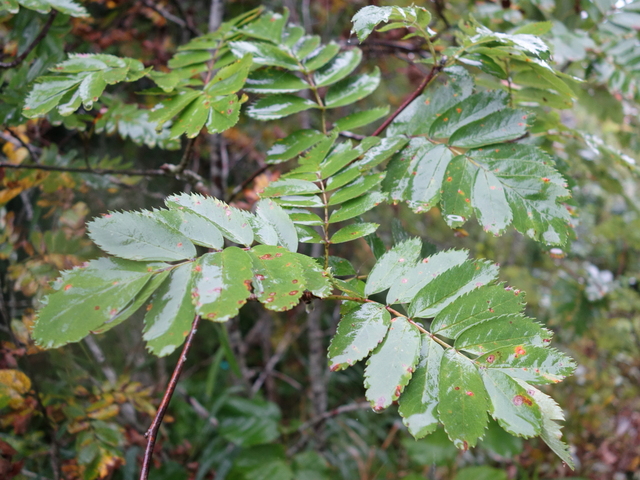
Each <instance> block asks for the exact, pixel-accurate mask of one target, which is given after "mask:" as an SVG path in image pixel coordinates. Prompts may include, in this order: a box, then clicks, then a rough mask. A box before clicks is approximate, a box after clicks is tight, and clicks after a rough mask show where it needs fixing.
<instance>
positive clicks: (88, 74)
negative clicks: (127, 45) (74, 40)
mask: <svg viewBox="0 0 640 480" xmlns="http://www.w3.org/2000/svg"><path fill="white" fill-rule="evenodd" d="M56 9H57V8H56ZM51 71H53V72H57V73H60V74H63V75H59V76H42V77H39V78H38V79H37V83H36V84H35V85H34V87H33V89H32V90H31V92H30V93H29V96H28V97H27V99H26V100H25V106H24V110H23V115H24V116H26V117H28V118H35V117H41V116H43V115H44V114H46V113H47V112H49V111H50V110H52V109H53V108H55V107H56V106H57V107H58V113H60V114H61V115H63V116H64V115H70V114H72V113H73V112H75V111H76V110H77V109H78V108H79V107H80V105H81V104H82V105H84V107H85V108H86V109H87V110H91V109H92V108H93V104H94V102H95V101H96V100H98V98H99V97H100V95H102V92H103V91H104V89H105V87H106V86H107V85H112V84H115V83H118V82H133V81H135V80H138V79H139V78H140V77H142V76H144V75H145V74H146V73H147V72H146V70H145V69H144V65H143V64H142V62H139V61H138V60H134V59H131V58H119V57H115V56H113V55H105V54H70V55H69V58H68V59H67V60H65V61H64V62H61V63H59V64H57V65H56V66H55V67H53V68H52V69H51Z"/></svg>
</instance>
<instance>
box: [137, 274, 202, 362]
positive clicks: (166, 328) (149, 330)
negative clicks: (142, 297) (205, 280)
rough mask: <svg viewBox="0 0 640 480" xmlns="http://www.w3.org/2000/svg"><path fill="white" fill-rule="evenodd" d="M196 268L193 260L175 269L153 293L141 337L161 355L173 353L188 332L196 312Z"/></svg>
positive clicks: (153, 350)
mask: <svg viewBox="0 0 640 480" xmlns="http://www.w3.org/2000/svg"><path fill="white" fill-rule="evenodd" d="M194 272H195V269H194V265H193V264H187V265H181V266H179V267H177V268H175V269H173V270H172V271H171V274H170V275H169V277H168V278H166V279H165V280H164V282H163V283H162V284H161V285H160V287H159V288H158V289H157V290H156V292H155V293H154V294H153V296H152V297H151V303H150V304H149V308H148V310H147V313H146V315H145V317H144V330H143V336H142V338H143V339H144V340H145V341H146V342H147V348H148V349H149V351H150V352H151V353H153V354H154V355H157V356H158V357H163V356H166V355H169V354H171V353H172V352H173V351H174V350H175V349H176V348H178V347H179V346H180V345H182V342H184V339H185V337H186V336H187V334H188V333H189V330H190V328H191V324H192V322H193V319H194V316H195V308H194V306H193V305H192V304H191V290H192V288H193V274H194Z"/></svg>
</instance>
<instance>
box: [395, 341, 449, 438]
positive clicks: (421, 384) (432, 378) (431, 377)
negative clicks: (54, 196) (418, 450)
mask: <svg viewBox="0 0 640 480" xmlns="http://www.w3.org/2000/svg"><path fill="white" fill-rule="evenodd" d="M443 354H444V349H443V348H442V347H441V346H440V345H438V344H437V343H436V342H435V341H434V340H432V339H431V338H430V337H428V336H427V335H423V336H422V347H421V350H420V361H419V363H418V365H417V366H416V370H415V372H414V373H413V376H412V377H411V382H410V383H409V385H408V386H407V388H405V390H404V393H403V394H402V396H401V397H400V408H399V409H398V412H399V413H400V415H401V416H402V421H403V423H404V424H405V425H406V427H407V428H408V429H409V432H410V433H411V435H413V436H414V437H415V438H422V437H425V436H427V435H429V434H430V433H433V432H434V431H435V429H436V427H437V426H438V423H439V422H438V413H437V408H438V391H439V381H440V380H439V377H440V363H441V362H442V355H443Z"/></svg>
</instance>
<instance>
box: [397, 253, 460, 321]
mask: <svg viewBox="0 0 640 480" xmlns="http://www.w3.org/2000/svg"><path fill="white" fill-rule="evenodd" d="M468 258H469V255H468V252H467V251H466V250H447V251H444V252H438V253H436V254H435V255H431V256H429V257H427V258H423V259H422V260H418V261H417V263H416V261H414V262H413V265H411V264H410V265H407V267H406V269H405V270H404V271H403V272H402V273H401V274H400V276H398V277H397V278H396V280H395V281H394V282H393V283H392V284H391V288H390V289H389V293H387V304H388V305H392V304H394V303H407V302H410V301H411V300H413V299H414V297H415V296H416V295H417V294H418V292H419V291H420V290H421V289H422V288H424V287H425V286H426V285H427V284H429V283H431V282H432V281H433V280H436V279H437V278H438V276H439V275H440V274H442V272H445V271H446V270H448V269H450V268H453V267H455V266H457V265H461V264H463V263H464V262H466V261H467V260H468ZM432 328H433V327H432Z"/></svg>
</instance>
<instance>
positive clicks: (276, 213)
mask: <svg viewBox="0 0 640 480" xmlns="http://www.w3.org/2000/svg"><path fill="white" fill-rule="evenodd" d="M255 219H256V220H258V221H259V223H260V232H262V233H260V234H259V232H258V230H255V232H254V233H255V235H256V238H258V240H260V242H261V243H265V244H267V245H282V246H283V247H285V248H287V249H289V250H291V251H292V252H295V251H296V250H298V234H297V233H296V227H295V225H294V224H293V222H292V221H291V219H290V218H289V215H287V212H285V211H284V209H283V208H282V207H281V206H280V205H278V204H277V203H274V202H273V201H272V200H260V201H259V202H258V203H257V204H256V216H255ZM265 235H266V236H267V238H268V240H269V241H262V240H261V238H264V236H265Z"/></svg>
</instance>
